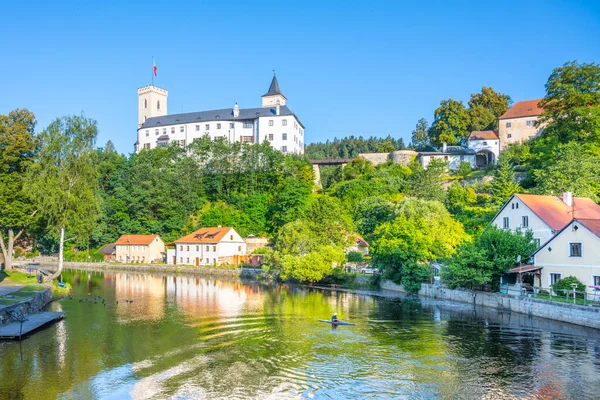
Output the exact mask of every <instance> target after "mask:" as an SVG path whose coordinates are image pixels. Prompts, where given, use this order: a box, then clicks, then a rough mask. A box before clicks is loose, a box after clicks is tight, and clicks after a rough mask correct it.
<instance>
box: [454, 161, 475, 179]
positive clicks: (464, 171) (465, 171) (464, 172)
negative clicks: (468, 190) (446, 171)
mask: <svg viewBox="0 0 600 400" xmlns="http://www.w3.org/2000/svg"><path fill="white" fill-rule="evenodd" d="M472 170H473V168H472V167H471V163H470V162H468V161H461V162H460V164H458V168H456V171H454V175H456V176H458V177H459V178H460V179H467V177H468V176H469V175H470V174H471V171H472Z"/></svg>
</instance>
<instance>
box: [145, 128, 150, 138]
mask: <svg viewBox="0 0 600 400" xmlns="http://www.w3.org/2000/svg"><path fill="white" fill-rule="evenodd" d="M148 136H150V129H146V137H148Z"/></svg>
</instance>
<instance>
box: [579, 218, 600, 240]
mask: <svg viewBox="0 0 600 400" xmlns="http://www.w3.org/2000/svg"><path fill="white" fill-rule="evenodd" d="M577 222H579V223H580V224H581V225H583V226H585V227H586V228H588V229H589V230H590V231H592V232H593V233H594V234H595V235H596V236H598V237H599V238H600V219H580V218H577Z"/></svg>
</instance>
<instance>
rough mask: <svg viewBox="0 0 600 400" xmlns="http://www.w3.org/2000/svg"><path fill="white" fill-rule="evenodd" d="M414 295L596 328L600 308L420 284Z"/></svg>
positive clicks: (599, 322)
mask: <svg viewBox="0 0 600 400" xmlns="http://www.w3.org/2000/svg"><path fill="white" fill-rule="evenodd" d="M381 288H382V289H384V290H392V291H396V292H401V293H406V291H405V290H404V288H403V287H402V285H396V284H395V283H393V282H391V281H385V282H382V283H381ZM418 294H419V295H420V296H426V297H432V298H434V299H439V300H450V301H457V302H461V303H468V304H473V305H478V306H483V307H489V308H495V309H498V310H504V311H512V312H517V313H521V314H527V315H531V316H535V317H541V318H548V319H553V320H556V321H562V322H567V323H571V324H577V325H581V326H587V327H590V328H596V329H600V307H592V306H580V305H575V304H567V303H553V302H549V301H547V300H540V299H534V298H529V297H513V296H507V295H502V294H500V293H488V292H474V291H469V290H451V289H447V288H444V287H440V286H436V285H429V284H423V285H422V286H421V290H419V293H418Z"/></svg>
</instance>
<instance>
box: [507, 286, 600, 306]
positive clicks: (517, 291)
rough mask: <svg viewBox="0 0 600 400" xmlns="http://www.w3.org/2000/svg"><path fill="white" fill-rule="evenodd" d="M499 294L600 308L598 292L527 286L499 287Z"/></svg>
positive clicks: (599, 291)
mask: <svg viewBox="0 0 600 400" xmlns="http://www.w3.org/2000/svg"><path fill="white" fill-rule="evenodd" d="M500 293H502V294H512V295H521V296H523V297H529V298H533V299H540V300H547V301H551V302H558V303H566V304H577V305H583V306H588V305H589V306H600V290H597V289H594V291H593V292H591V293H590V292H587V291H578V290H575V289H572V290H566V289H561V290H555V289H552V288H543V287H537V286H528V285H501V287H500Z"/></svg>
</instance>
